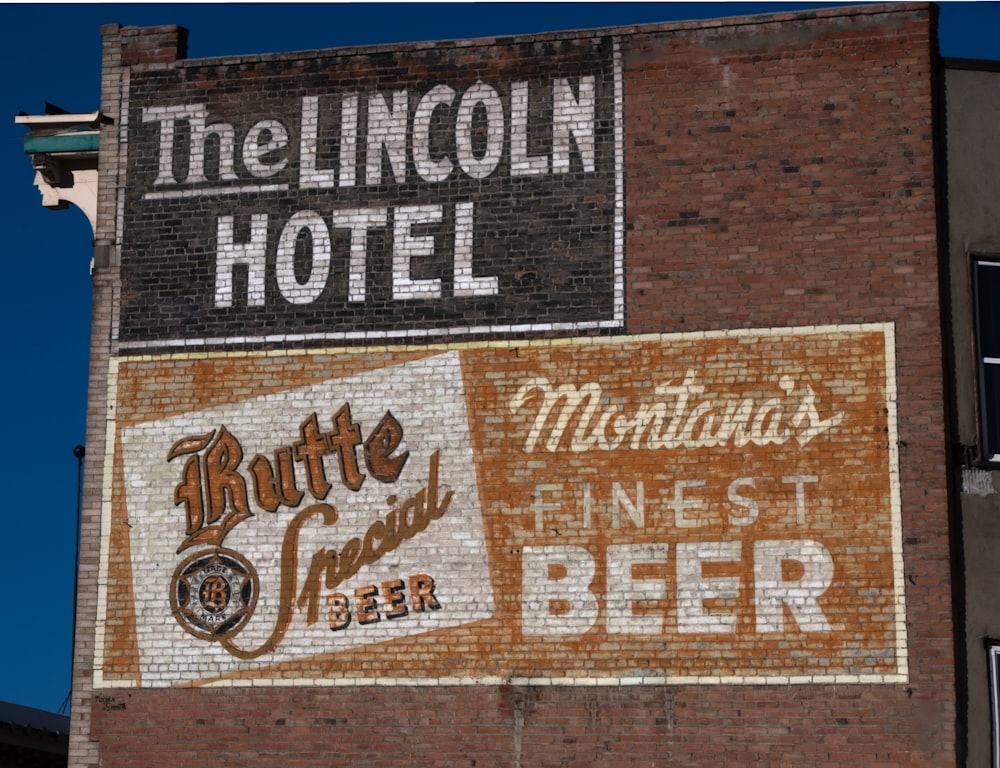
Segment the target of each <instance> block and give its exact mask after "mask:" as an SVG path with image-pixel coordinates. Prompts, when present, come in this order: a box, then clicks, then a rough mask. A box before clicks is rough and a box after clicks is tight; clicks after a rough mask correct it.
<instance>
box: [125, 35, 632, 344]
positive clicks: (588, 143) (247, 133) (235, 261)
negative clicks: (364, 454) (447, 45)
mask: <svg viewBox="0 0 1000 768" xmlns="http://www.w3.org/2000/svg"><path fill="white" fill-rule="evenodd" d="M616 50H617V49H616V46H615V44H614V42H613V40H612V39H611V38H606V39H600V40H585V41H584V40H580V41H564V42H561V43H560V44H558V46H556V50H547V51H546V52H545V54H544V55H540V54H539V53H538V51H536V50H535V46H532V45H527V46H516V47H511V48H510V49H507V50H505V55H504V56H500V57H497V59H496V60H495V61H490V62H489V63H487V64H484V63H483V62H481V61H478V60H475V59H470V58H469V57H470V55H471V54H469V53H468V52H463V50H462V49H461V48H457V49H454V50H452V51H447V52H445V51H441V50H433V51H393V52H391V53H388V52H387V53H380V54H363V55H362V54H355V55H351V54H340V55H337V54H333V53H331V54H329V55H325V56H321V57H317V58H316V59H315V60H312V61H310V63H309V64H307V65H303V63H302V62H301V61H296V62H295V63H294V64H285V63H283V62H282V61H281V60H280V58H276V59H275V60H273V61H268V62H265V63H262V64H259V65H258V67H257V69H258V70H260V72H258V74H260V73H261V72H263V73H264V74H263V75H262V76H265V75H266V76H267V77H268V80H267V87H266V88H264V89H262V87H261V82H260V80H259V78H248V77H246V76H245V74H246V73H245V71H244V68H243V67H242V66H241V67H238V68H234V69H229V68H227V67H226V66H225V65H223V64H219V65H215V66H213V65H211V64H200V65H199V66H198V67H197V68H194V69H192V70H191V71H190V72H189V71H187V70H169V71H150V72H145V73H134V74H133V77H132V78H131V81H130V91H129V100H130V103H129V110H128V115H129V117H128V124H127V125H126V126H125V127H124V129H123V130H124V134H123V135H124V136H125V137H126V142H127V157H128V173H129V178H130V179H132V183H131V184H130V186H129V187H128V190H127V191H126V193H125V196H124V198H123V200H122V211H121V214H122V221H123V239H122V275H123V281H124V284H125V288H124V290H123V292H122V314H121V325H120V329H119V342H120V348H121V349H122V350H126V351H128V350H136V349H143V348H149V347H177V346H188V347H190V346H192V345H196V346H206V345H209V346H210V345H234V344H238V345H247V344H255V343H257V344H264V343H269V344H278V343H287V344H292V345H300V344H301V343H302V342H303V341H304V340H309V341H316V340H338V341H352V340H365V339H367V340H371V339H373V338H403V337H427V336H441V335H445V336H449V335H481V334H495V333H519V332H520V333H523V332H532V331H550V330H563V331H565V330H582V329H589V328H600V327H606V328H617V327H621V325H622V321H623V310H622V306H623V305H622V302H623V296H624V294H623V287H622V285H623V283H622V281H623V267H622V247H623V238H624V235H623V224H622V222H623V213H622V206H623V191H622V156H621V153H622V94H621V66H620V62H619V61H618V57H617V54H616ZM373 59H377V61H373ZM387 59H392V60H393V62H391V63H390V62H387ZM529 61H530V62H532V64H531V66H530V67H526V62H529ZM538 62H545V63H544V65H542V66H539V65H538ZM304 69H305V70H306V71H303V70H304ZM526 69H527V70H528V71H531V72H533V73H534V75H533V76H531V77H526V76H525V75H524V72H525V70H526ZM387 70H388V71H391V72H393V73H394V75H395V76H394V77H393V78H392V79H387V76H386V74H385V73H386V71H387ZM515 73H519V74H515ZM206 82H210V83H211V86H212V87H211V88H210V89H206V87H205V83H206ZM262 92H266V94H267V96H266V98H265V97H263V96H262Z"/></svg>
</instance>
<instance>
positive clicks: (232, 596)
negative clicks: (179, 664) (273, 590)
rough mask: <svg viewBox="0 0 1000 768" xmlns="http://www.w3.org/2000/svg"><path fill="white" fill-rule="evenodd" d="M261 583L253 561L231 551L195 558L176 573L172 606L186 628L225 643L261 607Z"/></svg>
mask: <svg viewBox="0 0 1000 768" xmlns="http://www.w3.org/2000/svg"><path fill="white" fill-rule="evenodd" d="M258 591H259V582H258V579H257V573H256V571H254V569H253V566H252V565H250V563H249V561H248V560H247V559H246V558H245V557H243V555H241V554H240V553H239V552H234V551H233V550H231V549H221V548H220V549H214V550H211V551H208V552H198V553H197V554H194V555H191V557H189V558H187V559H186V560H185V561H184V562H183V563H181V564H180V565H179V566H177V570H176V571H174V578H173V581H172V582H171V584H170V607H171V608H172V609H173V612H174V616H175V617H176V619H177V621H178V622H179V623H180V625H181V626H182V627H184V629H186V630H187V631H188V632H190V633H191V634H192V635H194V636H195V637H198V638H201V639H202V640H222V639H224V638H227V637H233V636H234V635H235V634H236V633H237V632H239V631H240V630H241V629H243V627H244V625H245V624H246V623H247V622H248V621H249V620H250V617H251V616H252V615H253V610H254V607H255V606H256V605H257V594H258Z"/></svg>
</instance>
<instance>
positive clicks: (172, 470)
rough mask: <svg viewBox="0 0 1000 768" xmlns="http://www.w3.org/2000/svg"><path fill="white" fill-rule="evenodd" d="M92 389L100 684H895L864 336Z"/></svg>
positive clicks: (892, 498)
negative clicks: (105, 467)
mask: <svg viewBox="0 0 1000 768" xmlns="http://www.w3.org/2000/svg"><path fill="white" fill-rule="evenodd" d="M114 391H115V392H116V400H115V412H116V418H115V420H114V422H113V433H114V446H115V452H116V460H115V462H114V463H113V466H114V467H115V469H114V471H113V476H111V477H109V480H108V481H109V483H110V486H111V488H112V494H111V505H110V507H109V509H108V510H107V511H106V520H105V525H106V526H107V529H108V536H107V539H106V541H107V545H106V546H107V551H106V552H105V557H104V559H105V561H106V563H107V574H106V576H107V578H106V585H107V586H106V589H105V601H106V606H105V607H106V614H105V620H104V624H103V644H102V647H103V656H102V658H100V659H99V667H100V669H99V673H100V676H99V681H100V684H101V685H104V686H164V685H179V684H202V683H222V684H233V685H238V684H258V683H261V682H265V681H266V682H268V683H270V684H275V683H281V682H284V683H288V684H291V683H297V684H303V683H310V682H315V683H322V682H330V681H367V682H373V683H374V682H380V681H381V682H386V681H397V682H404V683H412V684H426V683H434V682H437V683H469V684H474V683H477V682H495V681H497V680H511V679H525V680H527V679H530V680H536V681H545V682H549V683H552V684H558V683H573V684H588V683H594V684H599V683H603V682H609V681H624V682H633V683H662V682H664V681H691V682H733V681H746V682H768V681H773V682H816V681H837V682H873V681H895V680H900V679H905V675H906V661H905V629H904V618H903V602H902V585H901V555H900V549H901V542H900V529H899V508H898V481H897V459H896V454H895V445H896V441H895V384H894V367H893V334H892V328H891V326H887V325H873V326H837V327H827V328H822V327H817V328H803V329H774V330H761V331H741V332H725V333H714V334H685V335H673V336H667V335H652V336H639V337H607V338H577V339H561V340H547V341H546V340H535V341H523V342H505V343H496V342H494V343H465V344H450V345H437V346H435V345H430V346H424V347H384V348H365V349H361V348H355V349H350V348H346V349H344V348H342V349H332V350H324V351H302V352H287V351H286V352H277V351H272V352H267V353H264V352H260V353H244V352H240V353H237V352H218V353H211V354H197V355H196V354H191V353H177V354H166V355H161V356H148V357H141V358H121V359H119V361H118V363H117V375H116V380H115V382H114ZM109 465H110V464H109ZM862 598H863V600H862ZM859 605H863V609H860V610H859Z"/></svg>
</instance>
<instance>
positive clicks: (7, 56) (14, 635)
mask: <svg viewBox="0 0 1000 768" xmlns="http://www.w3.org/2000/svg"><path fill="white" fill-rule="evenodd" d="M831 5H834V3H751V2H747V3H608V2H605V3H438V4H423V3H405V4H404V3H400V4H378V3H366V4H345V3H337V4H325V3H324V4H319V3H310V4H294V3H285V4H281V5H277V4H271V3H255V4H229V3H220V4H210V3H173V4H160V3H144V4H111V3H107V4H105V3H77V4H72V5H69V4H46V3H39V4H33V5H17V4H13V5H3V6H0V22H2V23H0V56H2V57H3V70H2V71H3V72H4V73H5V78H4V84H3V86H2V93H3V106H4V108H5V109H6V119H5V120H3V121H0V126H2V130H0V137H2V144H0V146H2V151H0V180H2V181H0V199H2V203H3V210H4V218H5V220H6V221H7V222H8V226H9V228H10V229H9V230H8V245H7V247H6V248H5V249H4V253H3V257H2V269H3V270H4V272H5V283H6V285H7V286H8V290H9V293H8V295H7V298H6V300H5V301H4V302H2V303H0V311H2V313H3V326H2V327H4V328H7V329H8V337H7V338H8V347H9V351H10V353H11V354H10V355H9V356H8V358H7V359H8V362H7V364H6V370H7V375H6V376H5V377H4V378H3V383H2V387H3V389H2V392H3V395H4V400H5V401H6V402H7V404H8V405H7V410H6V413H5V414H4V415H3V417H2V423H3V428H2V429H3V432H2V439H0V479H2V486H0V487H3V488H6V489H7V490H8V491H10V492H11V494H12V496H11V498H9V499H8V500H7V502H6V503H5V504H4V505H3V507H2V508H0V616H2V617H3V624H2V625H0V626H2V630H3V631H2V632H0V659H3V663H2V664H0V701H9V702H14V703H17V704H22V705H25V706H31V707H37V708H39V709H44V710H49V711H57V710H59V708H60V707H61V706H62V704H63V701H64V699H65V698H66V696H67V694H68V693H69V687H70V657H71V643H72V641H71V637H72V626H71V625H72V615H73V588H74V577H73V573H74V561H75V534H76V499H77V459H76V458H75V457H74V455H73V448H74V446H76V445H79V444H82V443H84V435H85V415H86V399H87V365H88V350H89V339H90V299H91V285H90V277H89V263H90V257H91V255H92V248H91V239H92V234H91V231H90V226H89V224H88V223H87V220H86V218H85V217H84V215H83V213H81V212H80V211H78V210H76V209H70V210H67V211H49V210H46V209H44V208H42V206H41V201H40V197H39V195H38V193H37V192H36V190H35V189H34V188H33V187H32V180H33V178H34V172H33V171H32V168H31V163H30V161H29V159H28V158H27V157H26V156H25V155H24V154H23V151H22V139H23V136H24V133H25V131H24V128H23V127H21V126H18V125H15V123H14V117H15V115H17V114H18V112H19V111H25V112H28V113H31V114H42V113H43V112H44V104H45V102H46V101H48V102H51V103H53V104H57V105H59V106H60V107H62V108H64V109H67V110H69V111H71V112H90V111H93V110H96V109H97V108H98V106H99V95H100V94H99V89H100V74H101V73H100V60H101V40H100V34H99V30H100V27H101V25H103V24H110V23H117V24H125V25H136V26H150V25H158V24H180V25H182V26H185V27H187V28H188V30H189V32H190V38H189V51H188V53H189V56H190V57H191V58H199V57H203V56H217V55H236V54H247V53H263V52H272V51H293V50H300V49H310V48H333V47H337V46H341V45H365V44H372V43H395V42H404V41H415V40H438V39H449V38H464V37H482V36H491V35H507V34H518V33H532V32H542V31H552V30H559V29H582V28H591V27H602V26H611V25H619V24H635V23H645V22H657V21H672V20H679V19H692V18H714V17H720V16H732V15H743V14H752V13H764V12H773V11H777V10H797V9H802V8H821V7H829V6H831ZM997 30H1000V3H986V2H979V3H943V4H942V5H941V16H940V47H941V52H942V54H943V55H945V56H952V57H964V58H978V59H994V60H1000V38H998V36H997V34H996V32H997ZM15 490H16V491H17V493H14V491H15Z"/></svg>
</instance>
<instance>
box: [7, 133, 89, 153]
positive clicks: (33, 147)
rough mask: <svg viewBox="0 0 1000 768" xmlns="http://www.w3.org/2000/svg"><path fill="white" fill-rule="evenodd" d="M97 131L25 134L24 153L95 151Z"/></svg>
mask: <svg viewBox="0 0 1000 768" xmlns="http://www.w3.org/2000/svg"><path fill="white" fill-rule="evenodd" d="M100 140H101V137H100V134H99V133H98V132H97V131H77V132H75V133H57V134H53V135H52V136H25V137H24V153H25V154H26V155H37V154H41V153H42V152H96V151H97V147H98V145H99V144H100Z"/></svg>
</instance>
